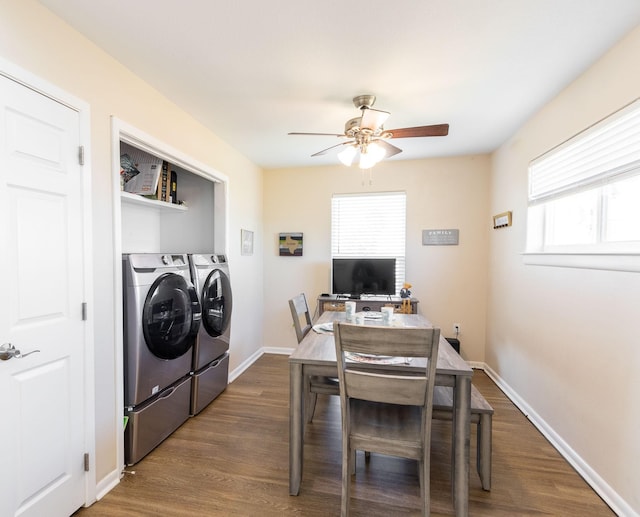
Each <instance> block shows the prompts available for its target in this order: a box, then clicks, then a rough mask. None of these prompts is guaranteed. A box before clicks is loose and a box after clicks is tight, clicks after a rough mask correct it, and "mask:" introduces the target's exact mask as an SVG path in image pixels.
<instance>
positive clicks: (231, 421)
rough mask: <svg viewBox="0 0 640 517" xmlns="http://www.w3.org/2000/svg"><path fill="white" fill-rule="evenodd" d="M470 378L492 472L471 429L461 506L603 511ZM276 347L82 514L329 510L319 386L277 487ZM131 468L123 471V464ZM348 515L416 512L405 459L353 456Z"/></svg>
mask: <svg viewBox="0 0 640 517" xmlns="http://www.w3.org/2000/svg"><path fill="white" fill-rule="evenodd" d="M474 384H475V385H476V386H477V387H478V389H479V390H480V391H481V392H482V394H483V395H484V396H485V398H486V399H487V400H488V401H489V403H490V404H491V405H492V406H493V408H494V409H495V415H494V421H493V478H492V483H493V486H492V490H491V492H485V491H483V490H482V488H481V486H480V480H479V478H478V475H477V472H476V470H475V463H473V461H474V459H475V426H474V430H473V432H472V436H471V454H472V466H471V476H470V503H469V514H470V515H471V516H492V517H495V516H509V517H513V516H522V515H538V516H539V515H549V516H581V517H587V516H610V515H614V514H613V512H612V511H611V510H610V509H609V508H608V507H607V505H606V504H605V503H604V502H603V501H602V500H601V499H600V498H599V497H598V495H597V494H596V493H595V492H594V491H593V490H592V489H591V488H590V487H589V486H588V485H587V484H586V483H585V482H584V480H583V479H582V478H581V477H580V476H579V475H578V474H577V473H576V472H575V471H574V470H573V469H572V468H571V467H570V466H569V464H568V463H567V462H566V461H565V460H564V459H563V458H562V457H561V456H560V455H559V454H558V453H557V452H556V450H555V449H554V448H553V447H552V446H551V445H550V444H549V443H548V442H547V441H546V439H545V438H544V437H543V436H542V435H541V434H540V433H539V432H538V431H537V430H536V429H535V428H534V427H533V425H531V423H530V422H529V421H528V420H527V419H526V418H525V417H524V416H523V415H522V413H521V412H520V411H518V409H516V407H515V406H514V405H513V404H512V403H511V402H510V401H509V400H508V399H507V398H506V397H505V396H504V394H503V393H502V392H501V391H500V390H499V389H498V388H497V387H496V385H495V384H494V383H493V382H492V381H491V380H490V379H489V378H488V377H487V376H486V375H485V374H484V372H482V371H476V373H475V375H474ZM288 407H289V373H288V358H287V357H286V356H279V355H264V356H262V357H261V358H260V359H259V360H258V361H257V362H256V363H255V364H254V365H252V366H251V368H249V370H248V371H247V372H245V373H244V374H243V375H242V376H241V377H239V378H238V379H237V380H236V381H235V382H233V384H231V385H230V386H229V387H228V388H227V390H226V391H225V392H224V393H223V394H222V395H221V396H220V397H219V398H218V399H216V400H215V401H214V402H213V403H212V404H211V405H209V407H207V408H206V409H205V410H204V411H203V412H202V413H200V414H199V415H198V416H197V417H195V418H192V419H190V420H189V421H188V422H186V423H185V424H184V425H183V426H182V427H180V429H178V430H177V431H176V432H175V433H174V434H173V435H172V436H170V437H169V438H168V439H167V440H165V441H164V442H163V443H162V444H161V445H160V446H158V447H157V448H156V449H155V450H154V451H153V452H151V454H149V455H148V456H147V457H146V458H144V459H143V460H142V461H141V462H140V463H138V464H137V465H135V466H133V467H129V468H127V472H128V473H127V474H125V476H124V478H123V479H122V481H121V483H120V484H119V485H118V486H117V487H116V488H114V489H113V490H112V491H111V492H109V493H108V494H107V495H106V496H105V497H104V498H103V499H102V500H100V501H99V502H97V503H95V504H94V505H92V506H91V507H89V508H83V509H80V510H79V511H78V512H77V514H76V515H77V516H78V517H91V516H101V517H102V516H127V517H129V516H132V515H136V516H218V515H220V516H231V515H241V516H260V517H270V516H274V517H275V516H278V517H280V516H283V515H300V516H305V517H313V516H322V517H324V516H331V515H339V514H340V460H341V456H340V422H339V416H340V405H339V400H338V398H337V397H328V396H319V397H318V406H317V408H316V414H315V418H314V421H313V423H312V424H310V425H309V426H308V427H307V431H306V435H305V439H306V442H305V443H306V445H305V463H304V475H303V482H302V488H301V490H300V495H299V496H297V497H292V496H289V490H288V482H289V473H288V461H289V443H288V438H289V428H288V423H289V409H288ZM449 426H450V424H449V423H447V422H434V429H433V442H432V451H433V453H432V464H431V471H432V479H431V494H432V507H431V514H432V515H434V516H440V515H453V514H454V512H453V505H452V501H451V495H450V494H451V491H450V482H449V476H450V444H449V442H450V429H449ZM134 472H135V473H134ZM352 486H353V488H352V501H351V514H352V515H353V516H368V517H370V516H391V515H393V516H396V515H417V514H418V513H419V511H418V508H419V490H418V476H417V468H416V465H415V464H414V463H413V462H410V461H408V460H402V459H399V458H386V457H382V456H377V455H372V457H371V460H370V462H369V464H368V465H366V464H365V463H364V459H363V458H362V457H361V456H358V467H357V471H356V478H355V481H354V485H352Z"/></svg>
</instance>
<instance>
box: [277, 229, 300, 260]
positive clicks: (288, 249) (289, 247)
mask: <svg viewBox="0 0 640 517" xmlns="http://www.w3.org/2000/svg"><path fill="white" fill-rule="evenodd" d="M278 250H279V254H280V256H281V257H302V233H300V232H298V233H281V234H280V237H279V238H278Z"/></svg>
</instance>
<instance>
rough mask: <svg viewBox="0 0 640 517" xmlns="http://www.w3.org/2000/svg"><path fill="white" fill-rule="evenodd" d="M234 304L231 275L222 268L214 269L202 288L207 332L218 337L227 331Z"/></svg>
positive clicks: (203, 316)
mask: <svg viewBox="0 0 640 517" xmlns="http://www.w3.org/2000/svg"><path fill="white" fill-rule="evenodd" d="M232 305H233V301H232V298H231V282H230V281H229V276H228V275H227V274H226V273H225V272H224V271H222V270H220V269H214V270H213V271H212V272H211V273H210V274H209V276H208V277H207V280H206V282H205V283H204V287H203V289H202V324H203V325H204V328H205V330H206V331H207V334H209V335H210V336H213V337H218V336H221V335H222V334H224V333H225V332H226V331H227V329H228V328H229V323H230V322H231V310H232Z"/></svg>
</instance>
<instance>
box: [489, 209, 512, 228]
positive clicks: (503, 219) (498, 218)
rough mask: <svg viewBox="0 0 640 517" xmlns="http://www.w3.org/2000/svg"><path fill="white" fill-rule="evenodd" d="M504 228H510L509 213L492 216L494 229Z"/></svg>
mask: <svg viewBox="0 0 640 517" xmlns="http://www.w3.org/2000/svg"><path fill="white" fill-rule="evenodd" d="M505 226H511V212H502V213H501V214H498V215H494V216H493V227H494V228H504V227H505Z"/></svg>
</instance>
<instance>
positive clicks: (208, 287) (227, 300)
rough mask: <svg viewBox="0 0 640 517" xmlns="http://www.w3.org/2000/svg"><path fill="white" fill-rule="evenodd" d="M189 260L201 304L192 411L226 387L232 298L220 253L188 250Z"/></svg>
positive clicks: (196, 411) (225, 260) (193, 373)
mask: <svg viewBox="0 0 640 517" xmlns="http://www.w3.org/2000/svg"><path fill="white" fill-rule="evenodd" d="M189 264H190V267H191V278H192V280H193V283H194V285H195V287H196V291H197V293H198V296H199V300H200V305H201V307H202V323H201V325H200V329H199V330H198V338H197V340H196V343H195V346H194V347H193V361H192V387H191V414H192V415H196V414H198V413H199V412H200V411H202V410H203V409H204V408H205V407H206V406H207V405H208V404H209V403H210V402H211V401H212V400H213V399H215V398H216V397H217V396H218V395H220V393H222V391H224V390H225V388H226V387H227V383H228V380H229V337H230V335H231V312H232V309H233V298H232V295H231V282H230V279H229V264H228V263H227V259H226V257H225V256H224V255H219V254H215V253H202V254H192V255H189Z"/></svg>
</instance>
